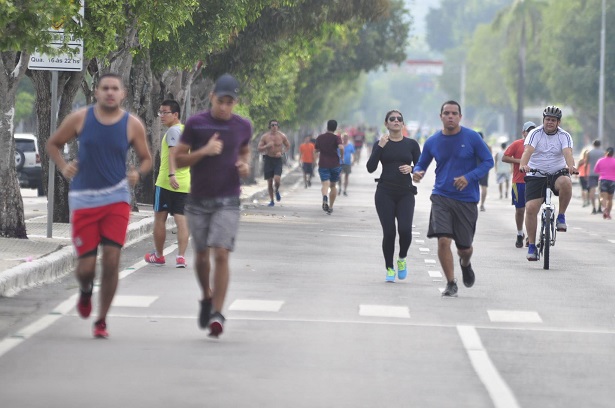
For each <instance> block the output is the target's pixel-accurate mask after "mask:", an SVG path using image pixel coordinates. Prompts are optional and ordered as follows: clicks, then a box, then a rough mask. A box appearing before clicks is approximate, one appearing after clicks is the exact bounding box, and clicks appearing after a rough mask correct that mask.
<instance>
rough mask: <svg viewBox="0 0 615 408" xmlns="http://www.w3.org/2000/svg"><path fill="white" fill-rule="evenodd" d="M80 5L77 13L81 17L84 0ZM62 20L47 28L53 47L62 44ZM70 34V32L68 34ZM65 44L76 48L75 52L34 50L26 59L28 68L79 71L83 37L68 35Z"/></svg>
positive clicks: (63, 36)
mask: <svg viewBox="0 0 615 408" xmlns="http://www.w3.org/2000/svg"><path fill="white" fill-rule="evenodd" d="M80 2H81V7H80V9H79V14H80V15H81V17H82V18H83V16H84V7H85V4H84V3H85V2H84V0H81V1H80ZM63 25H64V24H63V22H62V21H59V22H57V23H54V24H53V25H52V27H51V28H50V29H49V32H50V33H51V36H52V40H51V43H49V45H50V46H51V47H53V48H56V49H59V48H60V47H61V46H62V45H63V44H64V39H65V35H64V28H63ZM69 35H70V34H69ZM70 36H71V37H70V38H69V40H68V42H67V44H68V46H69V47H70V48H77V52H76V53H74V54H67V53H62V54H58V55H54V56H51V55H47V54H44V53H39V52H36V51H35V52H34V53H32V55H30V60H29V61H28V68H29V69H31V70H44V71H81V70H83V39H81V38H75V37H74V36H72V35H70Z"/></svg>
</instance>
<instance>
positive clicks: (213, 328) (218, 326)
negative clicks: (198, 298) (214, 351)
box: [209, 312, 226, 337]
mask: <svg viewBox="0 0 615 408" xmlns="http://www.w3.org/2000/svg"><path fill="white" fill-rule="evenodd" d="M225 320H226V319H225V318H224V316H222V313H220V312H214V313H212V315H211V317H210V318H209V335H210V336H211V337H218V336H219V335H221V334H222V332H223V331H224V321H225Z"/></svg>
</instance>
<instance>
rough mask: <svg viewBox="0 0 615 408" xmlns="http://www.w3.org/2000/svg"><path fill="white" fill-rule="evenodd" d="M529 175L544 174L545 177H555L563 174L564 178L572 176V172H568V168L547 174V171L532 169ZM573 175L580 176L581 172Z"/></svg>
mask: <svg viewBox="0 0 615 408" xmlns="http://www.w3.org/2000/svg"><path fill="white" fill-rule="evenodd" d="M528 173H538V174H542V175H543V176H555V175H556V174H563V175H564V176H566V175H569V174H571V173H570V170H568V169H567V168H564V169H561V170H558V171H556V172H555V173H547V172H546V171H542V170H540V169H530V170H529V172H528ZM572 174H579V172H578V171H575V172H574V173H572Z"/></svg>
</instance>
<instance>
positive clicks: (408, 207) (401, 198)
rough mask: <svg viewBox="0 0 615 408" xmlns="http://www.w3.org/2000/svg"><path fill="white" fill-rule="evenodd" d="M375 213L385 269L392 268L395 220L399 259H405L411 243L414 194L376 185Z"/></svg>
mask: <svg viewBox="0 0 615 408" xmlns="http://www.w3.org/2000/svg"><path fill="white" fill-rule="evenodd" d="M374 198H375V202H376V211H377V212H378V218H380V224H381V225H382V233H383V237H382V253H383V255H384V263H385V264H386V267H387V268H393V269H394V267H393V255H394V253H395V219H397V232H398V233H399V257H400V258H405V257H406V256H407V255H408V249H409V248H410V243H411V242H412V219H413V218H414V192H413V191H410V190H400V189H393V188H387V187H383V186H382V185H381V184H379V185H378V188H377V189H376V195H375V197H374Z"/></svg>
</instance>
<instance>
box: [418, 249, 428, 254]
mask: <svg viewBox="0 0 615 408" xmlns="http://www.w3.org/2000/svg"><path fill="white" fill-rule="evenodd" d="M419 252H421V253H427V252H429V248H419Z"/></svg>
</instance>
